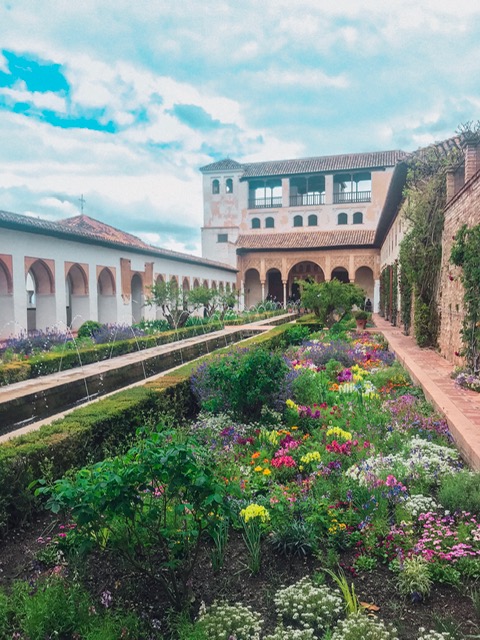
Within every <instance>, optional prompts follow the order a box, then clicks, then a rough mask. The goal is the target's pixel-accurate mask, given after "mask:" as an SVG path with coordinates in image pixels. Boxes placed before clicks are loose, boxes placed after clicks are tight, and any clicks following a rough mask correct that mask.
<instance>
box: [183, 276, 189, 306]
mask: <svg viewBox="0 0 480 640" xmlns="http://www.w3.org/2000/svg"><path fill="white" fill-rule="evenodd" d="M189 291H190V282H189V281H188V278H184V279H183V281H182V304H183V308H184V309H187V308H188V293H189Z"/></svg>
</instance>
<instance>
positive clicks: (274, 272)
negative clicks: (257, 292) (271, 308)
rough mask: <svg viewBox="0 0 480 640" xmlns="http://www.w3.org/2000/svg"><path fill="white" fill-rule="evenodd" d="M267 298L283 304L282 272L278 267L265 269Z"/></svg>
mask: <svg viewBox="0 0 480 640" xmlns="http://www.w3.org/2000/svg"><path fill="white" fill-rule="evenodd" d="M267 300H272V301H273V302H280V303H282V304H283V283H282V274H281V273H280V271H279V270H278V269H269V270H268V271H267Z"/></svg>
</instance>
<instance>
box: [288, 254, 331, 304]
mask: <svg viewBox="0 0 480 640" xmlns="http://www.w3.org/2000/svg"><path fill="white" fill-rule="evenodd" d="M298 280H310V281H311V282H325V274H324V273H323V269H322V268H321V267H320V266H319V265H318V264H316V263H315V262H311V261H309V260H305V261H303V262H297V264H295V265H293V267H292V268H291V269H290V272H289V274H288V281H287V297H288V299H289V300H291V301H293V302H297V301H298V300H300V286H299V284H298V282H296V281H298Z"/></svg>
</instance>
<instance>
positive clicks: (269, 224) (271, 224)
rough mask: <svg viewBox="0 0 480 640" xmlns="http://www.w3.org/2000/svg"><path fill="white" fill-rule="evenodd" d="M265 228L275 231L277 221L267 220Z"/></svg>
mask: <svg viewBox="0 0 480 640" xmlns="http://www.w3.org/2000/svg"><path fill="white" fill-rule="evenodd" d="M265 226H266V228H267V229H273V228H274V227H275V220H274V219H273V218H271V217H268V218H266V219H265Z"/></svg>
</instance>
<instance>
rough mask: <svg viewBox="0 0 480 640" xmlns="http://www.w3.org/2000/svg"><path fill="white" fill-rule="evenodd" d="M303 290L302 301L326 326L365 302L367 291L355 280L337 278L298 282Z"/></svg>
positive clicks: (329, 325)
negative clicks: (346, 281)
mask: <svg viewBox="0 0 480 640" xmlns="http://www.w3.org/2000/svg"><path fill="white" fill-rule="evenodd" d="M298 284H299V285H300V290H301V294H300V295H301V302H302V305H303V306H304V307H305V308H306V309H311V310H312V311H313V313H314V314H315V315H316V316H317V317H318V318H319V319H320V322H321V323H322V324H323V325H324V326H325V327H331V326H332V325H333V324H334V323H335V322H338V321H339V320H341V319H342V318H343V317H344V316H345V315H346V314H347V313H348V312H349V311H351V310H352V307H353V306H354V305H357V306H361V305H363V303H364V300H365V297H366V293H365V291H364V290H363V289H362V288H361V287H359V286H358V285H356V284H354V283H353V282H349V283H343V282H340V281H339V280H337V279H335V278H334V279H333V280H329V281H327V282H320V283H318V282H309V281H308V280H300V281H299V282H298Z"/></svg>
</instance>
